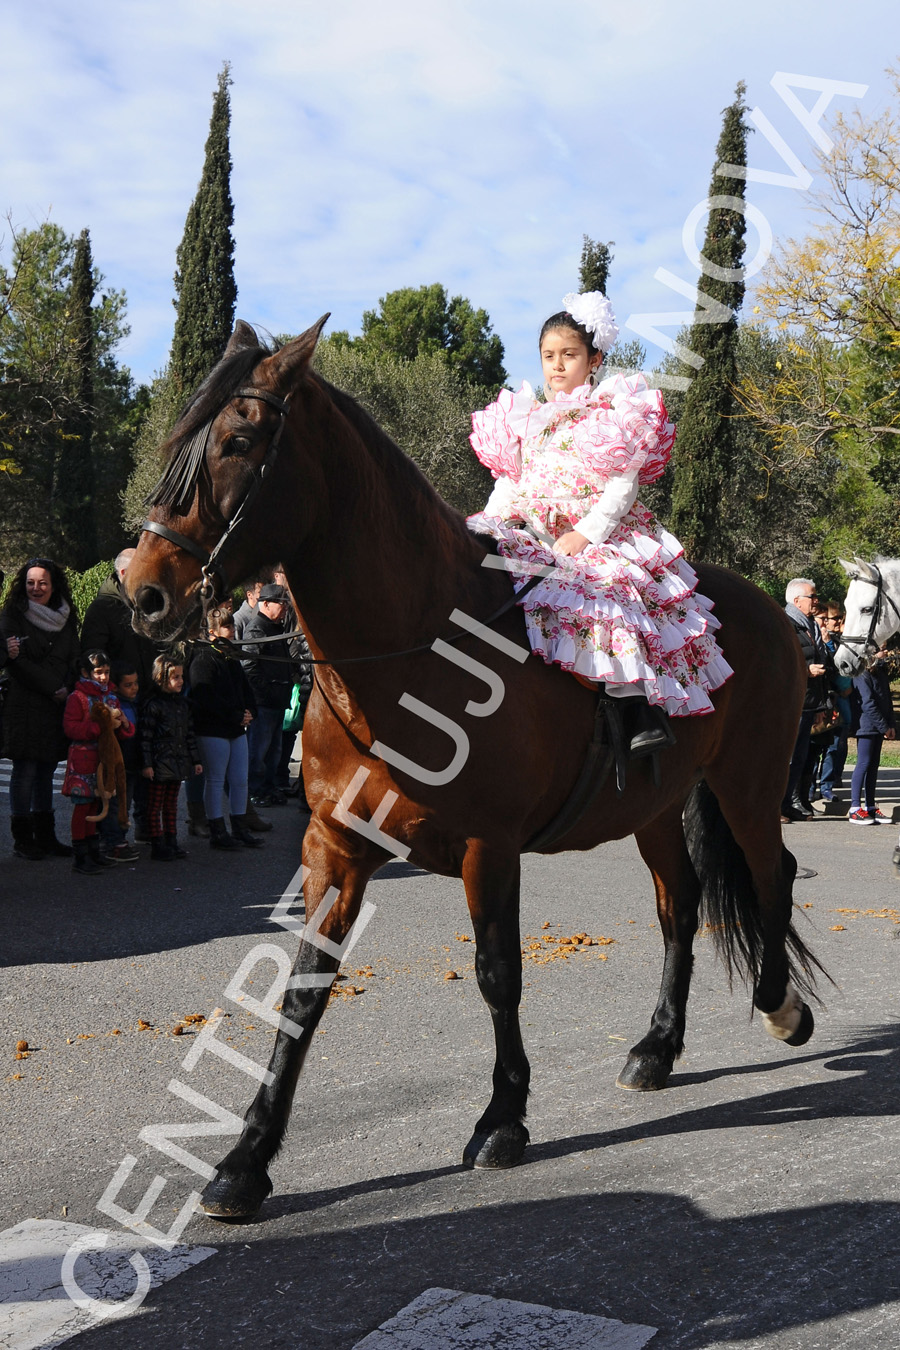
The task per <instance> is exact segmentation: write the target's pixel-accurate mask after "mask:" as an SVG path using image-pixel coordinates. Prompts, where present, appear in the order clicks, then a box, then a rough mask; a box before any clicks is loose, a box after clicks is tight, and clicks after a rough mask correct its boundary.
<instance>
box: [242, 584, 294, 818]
mask: <svg viewBox="0 0 900 1350" xmlns="http://www.w3.org/2000/svg"><path fill="white" fill-rule="evenodd" d="M286 609H287V593H286V592H285V591H284V590H283V588H282V587H281V586H276V585H275V584H274V583H273V582H270V583H269V584H268V585H266V586H263V588H262V590H261V591H260V593H259V600H258V602H257V606H256V613H255V614H254V616H253V618H252V619H251V620H250V622H249V623H248V624H247V626H246V628H245V629H244V639H243V640H244V650H245V652H247V653H249V655H248V659H247V660H245V661H244V663H243V664H244V669H245V670H246V672H247V678H248V680H249V681H250V688H251V689H252V690H253V696H254V698H255V699H256V717H255V718H254V719H253V721H252V722H251V723H250V726H249V727H248V728H247V736H248V740H249V745H248V747H247V748H248V750H249V753H250V801H251V804H252V805H253V806H282V805H283V804H284V802H285V800H286V798H285V795H284V793H283V792H282V791H281V790H280V789H279V788H278V787H277V785H276V775H277V773H278V761H279V759H280V758H281V727H282V723H283V721H284V714H285V710H286V709H287V707H288V706H289V704H290V701H291V690H292V688H293V683H294V677H293V672H292V670H291V653H290V649H289V646H288V642H287V639H286V638H282V639H281V640H280V641H276V642H265V643H262V644H260V642H259V639H260V638H278V637H279V635H280V634H283V633H284V631H285V628H284V616H285V611H286Z"/></svg>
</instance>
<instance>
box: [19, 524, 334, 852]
mask: <svg viewBox="0 0 900 1350" xmlns="http://www.w3.org/2000/svg"><path fill="white" fill-rule="evenodd" d="M133 556H134V549H124V550H123V551H122V552H121V553H120V554H119V555H118V557H117V558H116V560H115V570H114V571H113V573H112V575H111V576H110V577H109V578H108V579H107V580H106V581H105V582H104V583H103V585H102V586H101V588H100V591H99V592H98V594H97V596H96V598H95V599H94V600H93V601H92V602H91V604H90V605H89V606H88V608H87V611H86V613H85V615H84V618H83V622H82V623H81V625H80V628H79V621H78V615H77V613H76V611H75V606H74V604H73V601H72V596H71V592H70V589H69V585H68V582H67V580H66V575H65V572H64V571H63V569H62V568H61V567H60V566H59V565H58V564H57V563H56V562H54V561H53V559H51V558H31V559H29V561H28V562H26V563H24V564H23V565H22V567H20V568H19V570H18V572H17V573H16V575H15V576H14V577H13V579H12V581H11V583H10V586H9V588H8V592H7V595H6V599H5V602H4V604H3V608H2V611H0V691H2V703H3V711H2V754H3V756H4V757H5V758H7V759H9V760H11V762H12V770H11V774H10V783H9V799H10V826H11V831H12V836H13V850H14V853H15V854H16V856H18V857H20V858H25V859H28V860H29V861H35V862H36V861H40V860H43V859H46V858H51V857H68V858H72V859H73V862H72V866H73V870H74V871H75V872H78V873H81V874H83V875H90V876H93V875H99V874H100V873H101V872H103V871H104V870H106V869H111V868H114V867H115V866H116V865H117V864H118V863H122V862H136V861H137V860H138V859H139V858H140V857H141V852H140V849H139V848H138V847H137V845H138V844H141V843H146V844H149V845H150V857H151V859H152V860H154V861H158V862H173V861H175V860H177V859H179V858H184V857H186V856H187V853H186V850H185V849H184V848H183V847H182V846H181V843H180V842H179V839H178V803H179V797H180V793H181V786H182V783H184V784H185V797H186V804H187V814H188V822H189V823H188V830H189V833H190V834H192V835H194V836H195V837H201V838H208V840H209V845H210V847H211V848H214V849H223V850H240V849H245V848H251V849H256V848H259V847H260V846H261V844H262V840H261V839H260V838H259V837H258V836H259V835H260V834H263V833H266V832H267V831H269V830H271V829H272V828H273V826H272V821H271V820H269V819H268V818H266V817H263V816H261V815H260V814H259V811H258V809H257V808H260V807H274V806H283V805H285V804H286V802H287V801H288V797H289V795H290V796H294V797H296V798H297V800H298V804H299V806H300V807H301V810H303V811H306V812H308V810H309V808H308V806H307V804H306V798H305V794H304V791H303V779H302V774H301V775H299V776H297V777H296V778H294V779H292V777H291V768H290V766H291V762H292V758H293V757H294V750H295V747H296V744H297V741H298V733H299V732H300V731H301V729H302V726H303V716H304V712H305V709H306V704H307V702H308V700H309V695H310V693H311V691H312V663H311V657H310V653H309V648H308V646H307V644H306V639H305V638H304V636H303V633H302V630H300V628H299V624H298V623H297V619H296V615H295V613H294V611H293V608H292V606H291V602H290V595H289V592H288V588H287V579H286V577H285V576H284V573H283V572H282V571H280V570H278V569H276V570H274V571H273V572H270V573H267V574H266V575H264V576H260V577H257V578H256V579H255V580H254V581H253V582H252V583H251V584H250V585H248V587H247V590H246V594H245V599H244V602H243V603H242V604H241V606H240V608H239V609H238V611H237V613H236V614H235V613H233V612H232V609H233V606H232V604H231V601H230V599H229V600H226V601H223V602H220V604H219V606H218V607H217V608H215V609H213V610H212V611H211V612H210V613H209V615H208V616H207V635H208V637H209V639H210V640H211V641H210V642H201V643H190V644H187V646H186V649H185V648H182V647H181V646H176V647H174V648H172V649H171V650H160V648H159V647H158V646H157V645H156V644H155V643H153V642H152V641H151V640H150V639H148V638H145V637H143V636H142V635H141V634H139V633H136V632H135V631H134V629H133V628H132V626H131V609H130V607H129V605H128V602H127V600H126V596H125V590H124V585H123V583H124V578H125V574H126V572H127V570H128V565H129V563H130V562H131V559H132V557H133ZM0 582H2V574H0ZM263 639H265V641H263ZM235 641H237V642H239V643H241V646H240V648H235V647H234V646H233V645H232V644H233V643H234V642H235ZM63 760H64V761H65V765H66V769H65V778H64V780H63V785H62V792H63V795H64V796H66V797H68V798H69V800H70V802H71V805H72V815H71V826H70V829H71V843H68V842H64V841H63V840H61V839H60V838H59V837H58V836H57V828H56V821H55V816H54V809H53V784H54V774H55V772H56V769H57V766H58V764H59V763H60V762H61V761H63ZM132 827H133V836H132V839H129V831H130V830H131V829H132ZM60 833H62V831H60Z"/></svg>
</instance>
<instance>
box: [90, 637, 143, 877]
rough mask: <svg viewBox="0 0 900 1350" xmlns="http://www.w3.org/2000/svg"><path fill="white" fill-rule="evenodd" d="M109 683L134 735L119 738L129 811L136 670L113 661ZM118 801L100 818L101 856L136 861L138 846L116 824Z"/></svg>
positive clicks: (134, 777)
mask: <svg viewBox="0 0 900 1350" xmlns="http://www.w3.org/2000/svg"><path fill="white" fill-rule="evenodd" d="M109 687H110V689H111V691H112V692H113V693H114V694H115V695H116V697H117V698H118V700H119V706H120V707H121V709H122V712H123V713H124V714H125V716H126V717H127V718H128V721H129V722H130V723H131V725H132V726H133V727H134V729H135V735H134V736H131V737H129V739H128V740H125V741H123V742H122V760H123V762H124V764H125V801H126V807H127V810H128V813H129V815H130V814H131V803H132V801H133V799H134V788H135V784H136V783H137V781H138V779H139V778H140V773H141V746H140V741H139V739H138V736H137V727H138V687H139V686H138V672H137V667H136V666H135V665H134V663H133V662H130V661H113V663H112V666H111V674H110V681H109ZM117 807H118V803H117V802H116V800H115V798H113V800H112V801H111V802H110V804H109V810H108V811H107V813H106V815H105V816H104V817H103V819H102V820H101V821H100V845H101V849H102V852H103V856H104V857H105V858H109V859H110V860H111V861H112V862H137V861H138V859H139V858H140V856H141V854H140V850H139V849H137V848H135V846H134V844H129V842H128V831H127V829H125V830H123V829H122V826H121V825H120V824H119V812H118V809H117Z"/></svg>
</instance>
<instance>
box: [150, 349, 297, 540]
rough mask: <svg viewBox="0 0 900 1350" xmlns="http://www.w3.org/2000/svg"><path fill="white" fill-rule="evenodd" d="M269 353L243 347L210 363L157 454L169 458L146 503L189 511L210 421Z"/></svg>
mask: <svg viewBox="0 0 900 1350" xmlns="http://www.w3.org/2000/svg"><path fill="white" fill-rule="evenodd" d="M271 355H272V349H271V348H269V347H264V346H262V345H259V346H256V345H253V346H249V347H242V348H241V349H240V350H239V351H236V352H234V353H232V355H231V356H223V357H222V359H221V361H219V362H218V364H217V365H215V366H213V368H212V370H211V371H210V373H209V374H208V375H207V377H206V379H205V380H204V381H203V383H202V384H201V385H200V387H199V388H198V389H197V390H196V392H195V393H194V394H192V395H191V397H190V398H189V399H188V401H187V403H186V404H185V406H184V407H183V408H182V410H181V412H180V413H179V414H178V420H177V422H176V423H175V425H174V427H173V428H172V430H171V432H170V433H169V436H168V439H167V440H166V441H165V442H164V444H163V446H162V449H161V451H160V453H161V455H167V456H168V460H167V463H166V467H165V468H164V469H163V472H162V477H161V478H160V479H159V482H158V483H157V484H156V486H155V487H154V488H153V490H152V491H151V492H150V493H149V494H148V496H147V500H146V503H145V504H146V505H147V506H167V507H168V508H169V509H170V510H171V511H172V512H174V514H176V515H180V516H181V515H185V514H186V513H187V512H188V511H189V510H190V505H191V501H192V499H193V496H194V489H195V487H196V486H197V480H198V478H199V477H200V470H201V468H202V467H203V462H204V457H205V455H206V444H207V441H208V439H209V430H210V427H211V426H212V423H213V420H214V419H215V417H216V416H217V415H218V414H219V413H220V412H221V411H222V408H223V407H224V406H225V404H226V403H227V402H228V400H229V399H230V398H232V397H233V396H234V393H235V390H237V389H239V388H240V386H241V385H242V384H243V382H244V380H245V379H246V378H247V376H248V375H249V374H250V372H251V371H252V370H253V369H254V368H255V367H256V366H258V365H259V363H260V361H263V360H265V358H266V357H267V356H271Z"/></svg>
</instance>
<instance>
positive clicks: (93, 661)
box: [78, 647, 109, 675]
mask: <svg viewBox="0 0 900 1350" xmlns="http://www.w3.org/2000/svg"><path fill="white" fill-rule="evenodd" d="M108 665H109V657H108V656H107V654H106V652H105V651H104V650H103V649H102V647H95V648H94V649H93V651H89V652H82V653H81V655H80V656H79V658H78V669H79V670H80V671H81V673H82V675H83V674H84V672H85V671H86V670H87V671H90V670H93V668H94V666H108Z"/></svg>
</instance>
